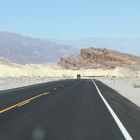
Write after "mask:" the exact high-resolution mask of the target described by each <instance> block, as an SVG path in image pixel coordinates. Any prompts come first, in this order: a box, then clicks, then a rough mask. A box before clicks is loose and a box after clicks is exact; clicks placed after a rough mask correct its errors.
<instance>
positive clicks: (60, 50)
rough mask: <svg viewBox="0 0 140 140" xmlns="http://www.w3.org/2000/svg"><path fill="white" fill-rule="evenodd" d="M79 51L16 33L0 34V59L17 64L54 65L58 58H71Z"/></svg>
mask: <svg viewBox="0 0 140 140" xmlns="http://www.w3.org/2000/svg"><path fill="white" fill-rule="evenodd" d="M77 53H79V50H78V49H76V48H74V47H71V46H68V45H63V44H59V43H55V42H53V41H50V40H48V39H38V38H31V37H27V36H23V35H20V34H16V33H9V32H0V57H5V58H8V59H9V60H11V61H12V62H15V63H19V64H30V63H32V64H47V63H55V62H56V61H58V60H59V58H60V57H67V56H72V55H75V54H77Z"/></svg>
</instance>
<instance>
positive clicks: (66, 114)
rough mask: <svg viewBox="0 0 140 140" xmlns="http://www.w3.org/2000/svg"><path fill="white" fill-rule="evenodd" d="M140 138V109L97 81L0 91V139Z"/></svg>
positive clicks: (111, 139)
mask: <svg viewBox="0 0 140 140" xmlns="http://www.w3.org/2000/svg"><path fill="white" fill-rule="evenodd" d="M125 139H127V140H131V139H134V140H140V109H139V107H137V106H136V105H135V104H133V103H132V102H130V101H128V100H127V99H126V98H124V97H122V96H121V95H119V94H118V93H117V92H116V91H114V90H113V89H111V88H109V87H108V86H106V85H105V84H103V83H102V82H100V81H98V80H90V79H89V80H88V79H87V80H84V79H83V80H82V79H81V80H74V79H73V80H63V81H54V82H49V83H44V84H38V85H33V86H28V87H23V88H18V89H13V90H7V91H2V92H0V140H125Z"/></svg>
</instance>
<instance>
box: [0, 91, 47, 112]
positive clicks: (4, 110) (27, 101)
mask: <svg viewBox="0 0 140 140" xmlns="http://www.w3.org/2000/svg"><path fill="white" fill-rule="evenodd" d="M48 94H49V92H45V93H42V94H40V95H37V96H34V97H32V98H29V99H26V100H24V101H22V102H19V103H17V104H15V105H12V106H10V107H8V108H5V109H3V110H0V113H3V112H6V111H8V110H10V109H13V108H16V107H20V106H22V105H25V104H27V103H29V102H30V101H32V100H34V99H36V98H39V97H41V96H45V95H48Z"/></svg>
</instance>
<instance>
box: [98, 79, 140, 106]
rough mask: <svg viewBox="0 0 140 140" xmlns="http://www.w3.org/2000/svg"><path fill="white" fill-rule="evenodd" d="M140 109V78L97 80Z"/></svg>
mask: <svg viewBox="0 0 140 140" xmlns="http://www.w3.org/2000/svg"><path fill="white" fill-rule="evenodd" d="M97 79H98V80H100V81H101V82H103V83H104V84H106V85H107V86H109V87H111V88H113V89H114V90H116V91H117V92H118V93H119V94H121V95H122V96H124V97H126V98H127V99H129V100H130V101H132V102H133V103H135V104H136V105H137V106H139V107H140V78H97Z"/></svg>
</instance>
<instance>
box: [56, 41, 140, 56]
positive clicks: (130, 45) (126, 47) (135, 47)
mask: <svg viewBox="0 0 140 140" xmlns="http://www.w3.org/2000/svg"><path fill="white" fill-rule="evenodd" d="M55 41H56V42H57V43H63V44H65V45H71V46H74V47H77V48H80V49H81V48H89V47H94V48H108V49H111V50H116V51H119V52H123V53H128V54H133V55H137V56H140V39H127V38H120V39H106V38H89V39H79V40H67V41H62V40H55Z"/></svg>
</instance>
